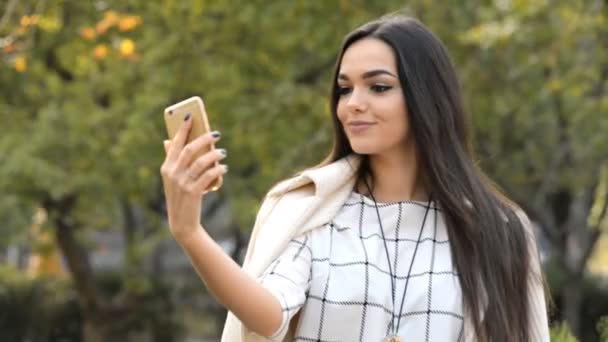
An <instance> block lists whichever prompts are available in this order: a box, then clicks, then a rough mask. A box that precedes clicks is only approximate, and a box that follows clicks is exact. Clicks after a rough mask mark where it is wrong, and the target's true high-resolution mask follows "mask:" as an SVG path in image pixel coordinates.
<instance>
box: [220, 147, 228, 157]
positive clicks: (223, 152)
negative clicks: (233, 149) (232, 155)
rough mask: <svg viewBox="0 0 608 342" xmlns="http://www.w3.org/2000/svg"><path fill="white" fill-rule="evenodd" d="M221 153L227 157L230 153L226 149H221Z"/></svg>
mask: <svg viewBox="0 0 608 342" xmlns="http://www.w3.org/2000/svg"><path fill="white" fill-rule="evenodd" d="M219 151H220V153H221V154H222V155H223V156H225V155H226V154H227V153H228V152H227V151H226V149H225V148H220V149H219Z"/></svg>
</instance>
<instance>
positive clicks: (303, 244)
mask: <svg viewBox="0 0 608 342" xmlns="http://www.w3.org/2000/svg"><path fill="white" fill-rule="evenodd" d="M311 264H312V249H311V248H310V239H309V236H308V234H306V235H303V236H300V237H298V238H295V239H293V240H291V241H290V242H289V244H288V245H287V247H286V248H285V251H283V253H282V254H281V255H280V256H279V257H278V258H277V259H276V260H275V261H274V262H273V263H272V264H271V265H270V267H268V268H267V269H266V271H265V272H264V273H263V274H262V276H260V277H259V278H258V282H259V283H260V284H261V285H262V286H264V287H265V288H266V289H267V290H269V291H270V292H271V293H272V294H273V295H274V296H275V297H276V298H277V300H278V301H279V303H281V309H282V312H283V319H282V322H281V326H280V327H279V328H278V329H277V331H276V332H275V333H274V334H273V335H272V336H270V337H269V340H270V341H273V342H275V341H276V342H280V341H283V340H284V338H285V336H286V334H287V330H288V328H289V323H290V322H291V320H292V319H293V317H294V316H295V315H296V314H297V313H298V312H299V310H300V308H302V306H303V305H304V303H305V301H306V294H307V293H308V290H309V289H310V282H311Z"/></svg>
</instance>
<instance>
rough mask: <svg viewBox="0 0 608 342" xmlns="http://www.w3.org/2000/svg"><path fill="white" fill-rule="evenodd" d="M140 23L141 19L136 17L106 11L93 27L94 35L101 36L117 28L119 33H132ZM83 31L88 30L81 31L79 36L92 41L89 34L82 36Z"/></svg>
mask: <svg viewBox="0 0 608 342" xmlns="http://www.w3.org/2000/svg"><path fill="white" fill-rule="evenodd" d="M142 22H143V19H142V18H141V17H140V16H138V15H129V14H122V13H117V12H116V11H111V10H110V11H106V12H104V15H103V18H102V19H101V20H100V21H99V22H97V24H96V25H95V34H96V35H98V36H103V35H104V34H106V33H107V32H108V31H109V30H110V29H111V28H112V27H117V28H118V30H119V31H120V32H129V31H133V30H134V29H135V28H137V27H138V26H139V25H140V24H141V23H142ZM85 29H87V30H88V28H83V29H81V36H83V37H84V38H85V39H88V40H91V39H94V38H90V37H94V36H93V35H92V34H90V32H87V34H86V35H83V34H82V32H83V30H85Z"/></svg>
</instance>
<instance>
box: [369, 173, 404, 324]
mask: <svg viewBox="0 0 608 342" xmlns="http://www.w3.org/2000/svg"><path fill="white" fill-rule="evenodd" d="M363 181H364V182H365V186H366V187H367V192H369V195H370V196H371V197H372V200H373V201H374V207H375V208H376V214H377V215H378V223H379V224H380V233H381V234H382V242H383V243H384V251H385V252H386V262H387V264H388V272H389V274H390V276H391V297H392V299H393V310H392V311H393V312H392V314H391V324H390V327H389V330H390V331H391V333H393V332H394V331H393V330H394V328H395V325H394V323H395V295H396V294H395V281H396V279H395V277H394V276H393V268H392V267H391V259H390V257H389V255H388V246H387V245H386V239H385V237H384V228H383V227H382V221H381V220H380V210H378V203H377V202H376V198H375V197H374V194H373V193H372V189H371V187H370V186H369V183H368V182H367V179H366V178H365V177H363ZM395 243H397V241H395ZM396 275H397V270H395V276H396Z"/></svg>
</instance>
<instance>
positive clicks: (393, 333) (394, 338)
mask: <svg viewBox="0 0 608 342" xmlns="http://www.w3.org/2000/svg"><path fill="white" fill-rule="evenodd" d="M363 181H364V182H365V186H366V187H367V191H368V192H369V195H370V196H371V197H372V200H373V201H374V207H375V208H376V214H377V215H378V224H379V225H380V233H381V234H382V242H383V243H384V251H385V252H386V261H387V264H388V271H389V274H390V276H391V297H392V299H393V310H392V311H393V312H392V315H391V323H390V329H389V330H390V333H389V335H388V336H386V337H385V338H384V342H403V339H402V338H401V337H399V335H397V332H398V330H399V323H401V313H402V312H403V303H405V294H406V293H407V286H408V284H409V281H410V274H411V272H412V266H413V265H414V259H415V258H416V252H418V245H419V244H420V238H421V237H422V231H423V230H424V224H425V223H426V217H427V215H428V213H429V209H430V207H431V201H432V194H431V195H429V202H428V204H427V206H426V210H425V211H424V218H423V219H422V225H421V226H420V232H419V233H418V239H417V240H416V247H415V248H414V254H413V255H412V261H410V267H409V269H408V271H407V276H406V278H405V288H404V289H403V296H402V297H401V306H400V307H399V315H398V316H397V317H398V319H397V324H396V325H395V324H394V322H395V281H396V279H395V276H396V272H397V270H395V276H393V269H392V267H391V259H390V257H389V255H388V246H387V245H386V239H385V237H384V228H383V227H382V219H380V210H378V203H377V202H376V198H375V197H374V194H373V192H372V189H371V187H370V186H369V184H368V183H367V179H365V177H363ZM395 243H398V240H396V241H395ZM395 262H396V260H395Z"/></svg>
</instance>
